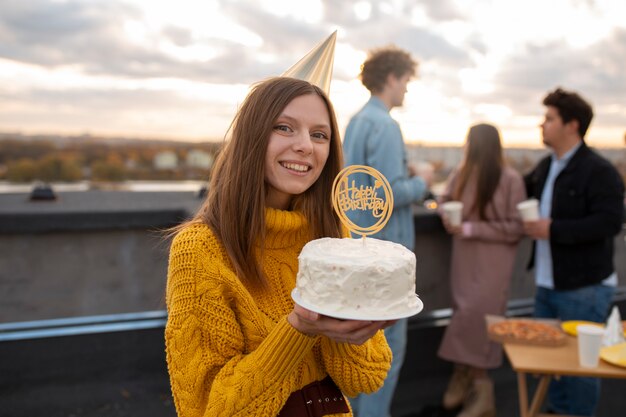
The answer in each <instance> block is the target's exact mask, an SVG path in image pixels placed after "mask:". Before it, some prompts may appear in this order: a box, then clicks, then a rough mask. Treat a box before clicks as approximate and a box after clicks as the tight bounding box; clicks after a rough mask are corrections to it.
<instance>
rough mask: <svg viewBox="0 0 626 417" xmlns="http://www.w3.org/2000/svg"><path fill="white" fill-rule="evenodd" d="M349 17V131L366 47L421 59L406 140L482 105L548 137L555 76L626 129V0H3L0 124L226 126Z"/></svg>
mask: <svg viewBox="0 0 626 417" xmlns="http://www.w3.org/2000/svg"><path fill="white" fill-rule="evenodd" d="M334 30H337V31H338V36H337V47H336V55H335V69H334V75H333V81H332V86H331V94H330V96H331V99H332V101H333V103H334V104H335V108H336V111H337V115H338V118H339V121H340V127H341V133H343V130H344V129H345V126H346V124H347V122H348V120H349V118H350V116H351V115H352V114H354V113H355V112H356V111H357V110H358V109H359V108H360V107H361V106H362V105H363V103H364V102H365V101H366V100H367V98H368V97H369V94H368V92H367V90H365V88H364V87H363V86H362V85H361V84H360V81H359V80H358V79H357V76H358V73H359V66H360V64H361V63H362V61H363V60H364V59H365V57H366V52H367V50H368V49H370V48H373V47H380V46H384V45H388V44H395V45H397V46H400V47H402V48H405V49H407V50H408V51H410V52H411V53H412V54H413V55H414V56H415V58H416V59H417V60H418V61H419V62H420V68H419V77H418V78H417V79H416V80H414V81H413V82H412V83H411V84H409V92H408V94H407V97H406V100H405V106H404V107H403V108H401V109H395V110H393V111H392V114H393V116H394V117H395V118H396V119H397V120H398V121H399V122H400V124H401V126H402V129H403V132H404V135H405V137H406V139H407V141H415V142H420V143H423V144H432V145H437V144H441V145H454V144H460V143H462V142H463V140H464V136H465V133H466V131H467V128H468V127H469V126H470V125H471V124H472V123H475V122H479V121H487V122H492V123H495V124H496V125H497V126H499V127H500V129H501V131H502V134H503V138H504V142H505V145H508V146H540V145H541V139H540V133H539V129H538V128H537V125H538V123H540V121H541V117H542V115H543V112H544V108H543V106H542V105H541V100H542V98H543V97H544V96H545V94H546V92H547V91H548V90H552V89H554V88H555V87H557V86H562V87H564V88H566V89H572V90H576V91H578V92H579V93H581V94H582V95H583V96H584V97H586V98H587V99H588V100H589V101H590V102H591V103H592V104H593V105H594V109H595V112H596V118H595V119H594V122H593V123H592V126H591V129H590V131H589V134H588V142H589V143H590V144H591V145H593V146H614V147H618V146H623V145H624V134H625V133H626V2H623V1H619V0H549V1H547V0H524V1H519V0H456V1H455V0H424V1H418V0H416V1H409V0H389V1H346V0H334V1H333V0H322V1H307V0H302V1H300V0H298V1H296V0H256V1H252V0H241V1H237V0H195V1H192V0H177V1H171V0H170V1H165V0H162V1H161V0H82V1H80V0H69V1H61V0H57V1H54V0H0V132H22V133H69V134H83V133H91V134H94V135H107V136H115V135H126V136H133V137H146V138H163V139H171V138H174V139H184V140H193V141H200V140H211V139H218V140H219V139H221V138H222V137H223V136H224V133H225V132H226V129H227V128H228V125H229V124H230V122H231V120H232V118H233V116H234V114H235V112H236V109H237V106H238V105H239V104H240V103H241V102H242V100H243V99H244V97H245V95H246V92H247V91H248V87H249V85H250V84H251V83H253V82H255V81H258V80H261V79H264V78H266V77H269V76H273V75H279V74H280V73H282V72H283V71H284V70H285V69H287V68H288V67H290V66H291V65H292V64H293V63H295V62H296V61H297V60H298V59H300V58H301V57H302V56H303V55H305V54H306V52H308V51H309V50H310V49H311V48H312V47H313V46H315V45H316V44H317V43H318V42H320V41H321V40H323V39H325V38H326V37H327V36H328V35H330V34H331V33H332V32H333V31H334Z"/></svg>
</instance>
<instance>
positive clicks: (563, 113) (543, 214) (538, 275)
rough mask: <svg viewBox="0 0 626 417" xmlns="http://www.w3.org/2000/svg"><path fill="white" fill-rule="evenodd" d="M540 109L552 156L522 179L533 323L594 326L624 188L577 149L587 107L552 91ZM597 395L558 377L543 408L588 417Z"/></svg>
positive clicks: (609, 292) (603, 300)
mask: <svg viewBox="0 0 626 417" xmlns="http://www.w3.org/2000/svg"><path fill="white" fill-rule="evenodd" d="M543 104H544V105H545V106H546V112H545V119H544V121H543V123H542V124H541V131H542V136H543V143H544V144H545V145H546V146H548V147H549V148H551V150H552V154H551V155H549V156H547V157H546V158H544V159H543V160H541V161H540V162H539V163H538V164H537V166H536V167H535V169H534V170H533V171H532V172H531V173H530V174H528V175H527V176H526V178H525V179H526V188H527V193H528V196H529V197H534V198H537V199H538V200H539V212H540V219H539V220H538V221H533V222H525V224H524V227H525V230H526V233H527V234H528V235H529V236H530V237H532V238H533V239H535V245H534V251H533V260H534V266H535V281H536V284H537V293H536V295H535V316H537V317H542V318H559V319H561V320H588V321H595V322H602V321H604V320H605V319H606V316H607V314H608V311H609V307H610V305H611V299H612V296H613V292H614V289H615V286H616V285H617V274H616V272H615V268H614V266H613V241H614V238H615V235H616V234H618V233H619V231H620V229H621V227H622V222H623V219H624V184H623V182H622V179H621V178H620V175H619V173H618V172H617V170H616V169H615V167H613V166H612V165H611V163H610V162H609V161H607V160H606V159H604V158H603V157H601V156H600V155H598V154H597V153H596V152H594V151H593V150H591V149H590V148H589V147H587V145H586V144H585V142H584V139H583V138H584V136H585V133H586V131H587V128H588V127H589V124H590V123H591V119H592V118H593V110H592V108H591V106H590V105H589V103H587V102H586V101H585V100H584V99H583V98H582V97H580V96H579V95H578V94H576V93H573V92H568V91H565V90H562V89H560V88H557V89H556V90H555V91H553V92H551V93H549V94H548V95H547V96H546V98H545V99H544V100H543ZM533 260H531V264H532V261H533ZM599 394H600V381H599V380H598V379H597V378H571V377H568V378H561V379H560V380H559V381H552V383H551V384H550V389H549V393H548V407H549V409H550V410H551V411H554V412H556V413H557V414H570V415H588V416H591V415H593V413H594V412H595V408H596V405H597V402H598V398H599Z"/></svg>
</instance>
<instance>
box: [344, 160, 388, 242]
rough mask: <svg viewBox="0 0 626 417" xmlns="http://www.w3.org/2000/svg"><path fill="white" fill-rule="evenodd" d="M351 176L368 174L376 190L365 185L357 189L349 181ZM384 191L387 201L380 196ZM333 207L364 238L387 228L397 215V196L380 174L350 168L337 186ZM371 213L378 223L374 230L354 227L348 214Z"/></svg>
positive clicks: (369, 170)
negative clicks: (395, 203)
mask: <svg viewBox="0 0 626 417" xmlns="http://www.w3.org/2000/svg"><path fill="white" fill-rule="evenodd" d="M351 174H366V175H369V176H371V177H373V178H374V186H373V187H372V186H366V185H361V186H359V187H357V186H356V185H355V181H354V180H352V183H350V181H349V178H348V177H349V176H350V175H351ZM379 189H382V191H383V193H384V198H382V196H379V194H378V190H379ZM332 200H333V207H334V208H335V212H336V213H337V215H338V216H339V219H340V220H341V222H342V223H343V224H344V226H346V228H348V230H350V232H352V233H355V234H360V235H362V236H363V237H365V236H367V235H372V234H374V233H378V232H380V231H381V230H382V228H383V227H385V224H387V222H388V221H389V218H390V217H391V213H392V211H393V193H392V191H391V186H390V185H389V181H387V178H385V176H384V175H383V174H381V173H380V172H379V171H378V170H376V169H374V168H372V167H369V166H365V165H350V166H347V167H345V168H344V169H342V170H341V172H340V173H339V174H338V175H337V177H336V178H335V181H334V182H333V191H332ZM356 210H360V211H370V212H371V213H372V216H373V217H374V218H375V219H376V222H375V223H374V224H372V225H371V226H362V225H358V224H356V223H354V222H353V221H352V220H350V218H349V217H348V215H347V214H346V212H347V211H356Z"/></svg>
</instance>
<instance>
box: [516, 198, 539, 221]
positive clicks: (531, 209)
mask: <svg viewBox="0 0 626 417" xmlns="http://www.w3.org/2000/svg"><path fill="white" fill-rule="evenodd" d="M517 210H518V211H519V214H520V216H522V220H524V221H525V222H533V221H536V220H539V200H537V199H535V198H531V199H530V200H525V201H522V202H521V203H519V204H518V205H517Z"/></svg>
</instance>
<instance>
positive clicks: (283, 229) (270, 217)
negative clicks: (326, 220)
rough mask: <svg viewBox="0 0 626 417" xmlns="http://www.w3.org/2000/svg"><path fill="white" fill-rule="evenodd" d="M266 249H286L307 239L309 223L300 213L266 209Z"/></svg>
mask: <svg viewBox="0 0 626 417" xmlns="http://www.w3.org/2000/svg"><path fill="white" fill-rule="evenodd" d="M265 229H266V231H265V233H266V235H265V247H266V248H271V249H278V248H285V247H288V246H291V245H293V244H294V243H295V242H297V241H301V240H302V239H303V238H305V235H306V234H308V233H309V222H308V221H307V220H306V218H305V217H304V214H302V213H301V212H299V211H287V210H278V209H274V208H269V207H268V208H266V209H265Z"/></svg>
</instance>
